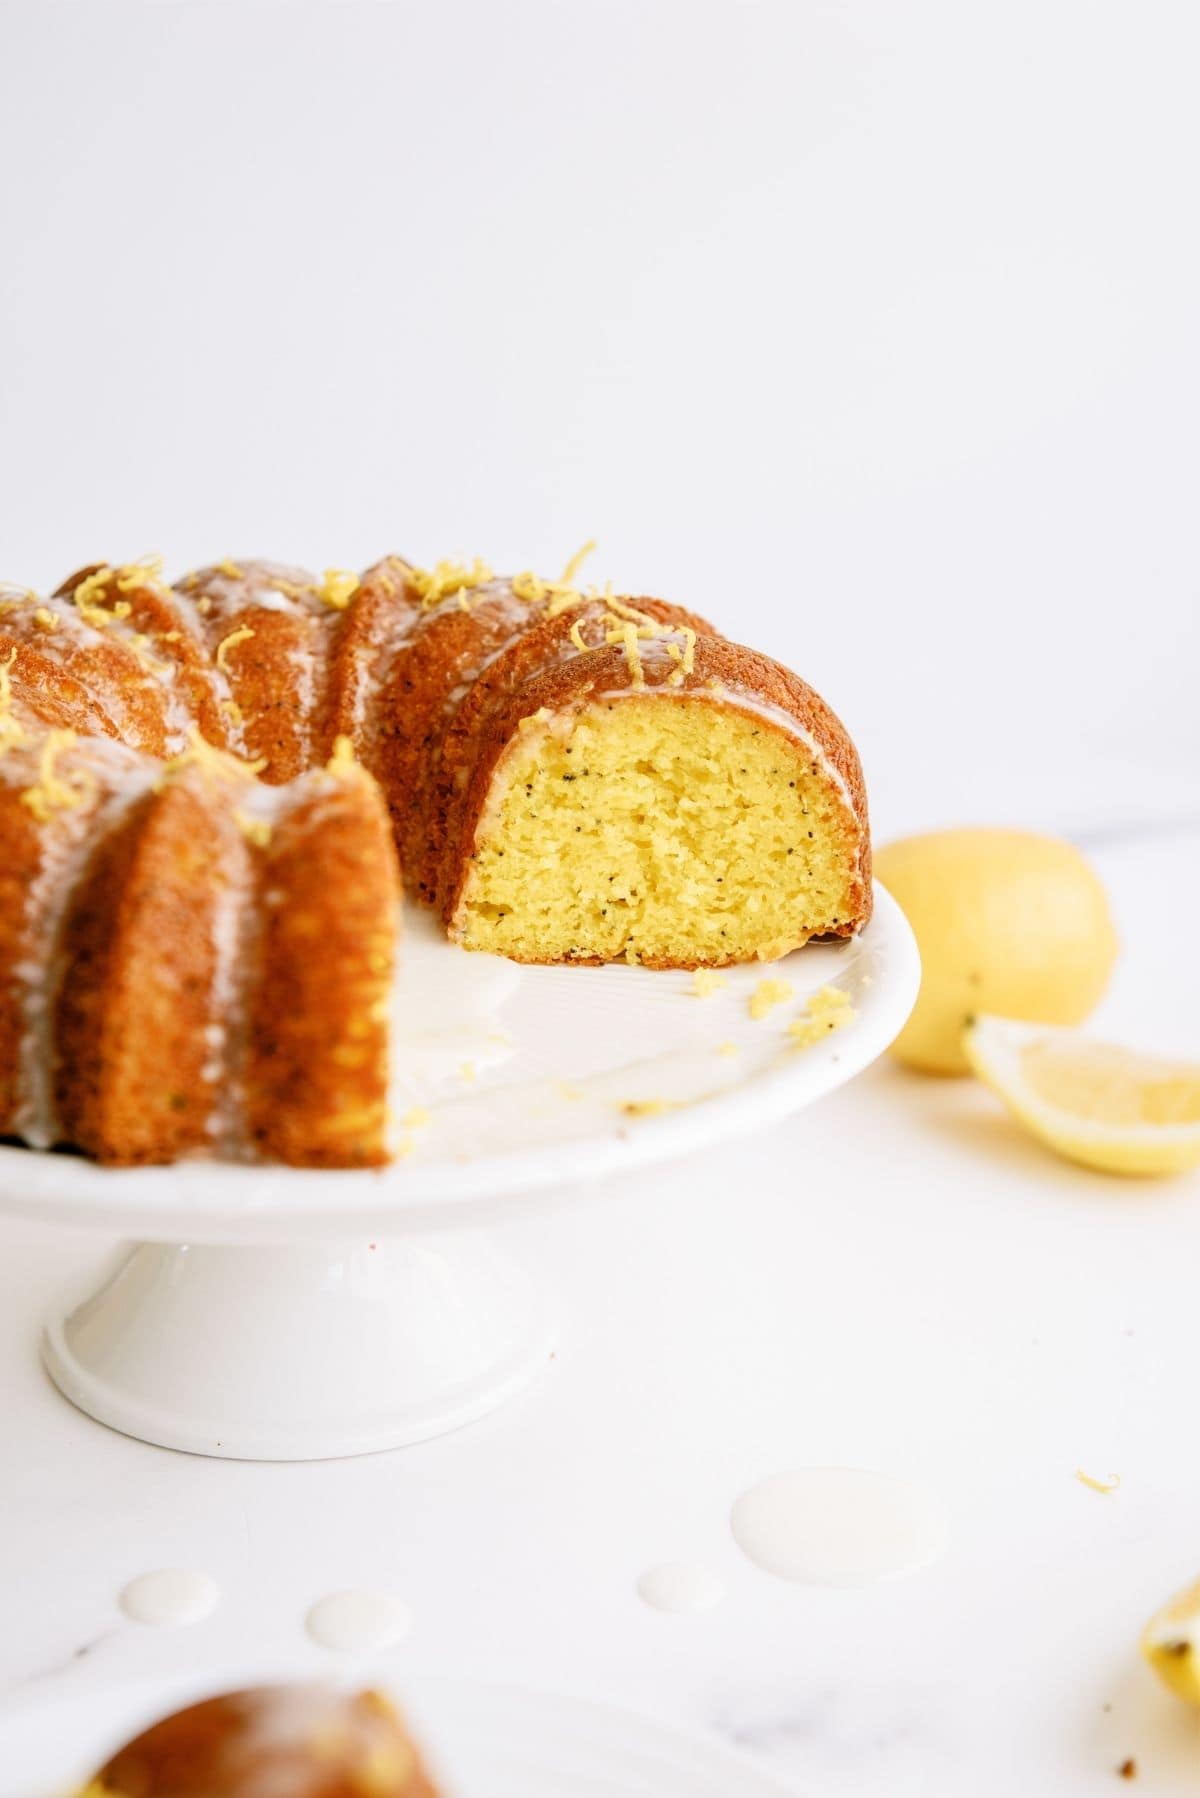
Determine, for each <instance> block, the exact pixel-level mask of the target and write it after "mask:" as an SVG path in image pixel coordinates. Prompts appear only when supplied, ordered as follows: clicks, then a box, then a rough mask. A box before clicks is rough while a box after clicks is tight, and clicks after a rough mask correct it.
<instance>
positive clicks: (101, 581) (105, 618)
mask: <svg viewBox="0 0 1200 1798" xmlns="http://www.w3.org/2000/svg"><path fill="white" fill-rule="evenodd" d="M113 573H114V570H113V569H111V568H110V567H109V566H108V564H107V562H106V563H105V564H104V567H103V568H97V570H96V572H95V574H89V575H88V576H87V578H86V579H85V580H82V581H80V583H79V585H78V587H76V588H75V590H74V592H73V593H72V594H71V598H72V599H73V600H74V601H75V609H76V611H77V612H78V613H79V616H80V617H81V618H82V619H84V620H85V621H86V622H87V623H88V624H90V625H94V626H95V628H96V629H97V630H107V629H108V626H109V625H110V624H111V623H112V619H113V614H112V612H111V611H109V610H108V609H107V608H106V607H105V606H102V605H100V604H99V603H98V602H97V600H96V598H95V597H94V596H95V595H97V594H100V593H103V592H105V591H106V589H107V587H108V584H109V581H110V580H111V579H112V576H113Z"/></svg>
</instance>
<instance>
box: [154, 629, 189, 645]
mask: <svg viewBox="0 0 1200 1798" xmlns="http://www.w3.org/2000/svg"><path fill="white" fill-rule="evenodd" d="M158 640H159V642H160V643H179V642H182V640H183V632H182V631H159V633H158Z"/></svg>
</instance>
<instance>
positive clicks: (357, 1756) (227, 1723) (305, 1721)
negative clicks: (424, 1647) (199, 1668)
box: [88, 1686, 438, 1798]
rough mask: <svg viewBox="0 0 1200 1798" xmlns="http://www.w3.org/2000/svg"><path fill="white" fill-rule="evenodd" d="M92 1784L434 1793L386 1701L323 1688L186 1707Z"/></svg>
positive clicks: (393, 1795)
mask: <svg viewBox="0 0 1200 1798" xmlns="http://www.w3.org/2000/svg"><path fill="white" fill-rule="evenodd" d="M94 1784H95V1786H96V1787H98V1788H99V1791H100V1792H103V1793H106V1794H109V1795H111V1798H280V1795H281V1794H283V1793H286V1794H287V1798H438V1794H437V1791H436V1789H435V1787H434V1786H433V1784H432V1782H431V1780H430V1778H429V1775H428V1774H427V1772H426V1771H425V1769H424V1767H423V1766H422V1764H421V1760H420V1757H419V1755H418V1753H417V1750H416V1748H415V1747H414V1746H413V1743H412V1741H411V1740H410V1738H409V1736H408V1734H407V1732H406V1730H405V1728H404V1724H403V1722H402V1720H401V1718H400V1716H399V1714H398V1712H397V1711H396V1710H395V1708H394V1706H393V1705H392V1704H391V1702H390V1701H389V1700H388V1699H386V1698H384V1697H383V1696H382V1695H381V1694H380V1693H377V1692H369V1691H368V1692H358V1693H355V1694H353V1695H346V1694H343V1693H339V1692H335V1691H333V1690H331V1689H329V1688H326V1687H322V1686H313V1687H305V1686H290V1687H270V1686H269V1687H263V1688H261V1689H258V1690H254V1691H248V1692H232V1693H229V1694H228V1695H226V1696H224V1697H220V1698H208V1699H205V1700H204V1701H202V1702H201V1703H200V1704H193V1705H189V1706H188V1708H187V1709H186V1710H181V1711H176V1712H174V1714H173V1715H171V1716H169V1717H164V1718H163V1719H162V1721H161V1722H159V1723H155V1724H153V1725H152V1726H151V1728H149V1729H147V1730H145V1731H143V1733H142V1734H141V1735H139V1736H137V1737H136V1738H135V1739H134V1740H133V1741H132V1742H129V1743H127V1744H126V1745H125V1747H123V1748H121V1749H119V1750H118V1752H117V1753H116V1754H114V1755H113V1756H112V1758H111V1759H110V1760H109V1761H108V1762H107V1763H106V1765H105V1766H104V1767H103V1768H102V1769H101V1771H100V1772H99V1773H98V1774H97V1775H96V1778H95V1782H94ZM88 1789H89V1791H91V1790H92V1789H93V1788H92V1787H89V1788H88Z"/></svg>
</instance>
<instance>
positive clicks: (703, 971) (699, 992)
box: [692, 968, 729, 999]
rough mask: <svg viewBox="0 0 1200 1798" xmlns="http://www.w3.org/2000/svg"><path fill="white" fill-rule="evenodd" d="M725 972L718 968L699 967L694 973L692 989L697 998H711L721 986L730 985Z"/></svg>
mask: <svg viewBox="0 0 1200 1798" xmlns="http://www.w3.org/2000/svg"><path fill="white" fill-rule="evenodd" d="M728 985H729V982H728V981H727V980H726V978H725V976H724V974H720V973H718V972H717V970H716V968H697V969H696V970H695V972H694V973H693V975H692V991H693V992H694V993H695V995H696V997H697V999H710V998H711V997H712V995H713V994H714V993H715V992H718V991H719V990H720V988H721V987H723V986H728Z"/></svg>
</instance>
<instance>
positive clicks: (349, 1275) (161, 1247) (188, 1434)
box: [42, 1230, 553, 1461]
mask: <svg viewBox="0 0 1200 1798" xmlns="http://www.w3.org/2000/svg"><path fill="white" fill-rule="evenodd" d="M552 1340H553V1336H552V1331H551V1328H550V1324H549V1321H548V1316H547V1311H546V1306H545V1303H544V1300H543V1299H542V1297H541V1295H540V1293H539V1292H538V1291H537V1289H536V1287H535V1286H534V1284H533V1282H532V1281H531V1280H530V1278H529V1276H528V1274H526V1272H525V1271H524V1269H523V1268H522V1267H521V1266H520V1265H519V1263H517V1262H516V1261H514V1260H512V1259H511V1258H510V1257H509V1256H507V1255H506V1254H504V1253H503V1252H502V1251H501V1250H498V1249H497V1248H496V1247H495V1246H494V1244H493V1242H492V1241H491V1239H490V1238H487V1237H484V1236H483V1235H481V1234H476V1233H474V1232H471V1231H467V1230H454V1231H451V1232H450V1233H448V1234H446V1235H439V1236H435V1235H420V1236H412V1237H409V1238H407V1239H392V1240H391V1241H389V1240H388V1239H387V1238H385V1237H381V1238H380V1240H379V1242H378V1243H374V1244H367V1243H356V1244H354V1245H352V1246H345V1245H325V1244H319V1243H303V1244H300V1245H296V1246H287V1247H283V1246H275V1245H269V1246H254V1245H246V1244H239V1245H238V1246H237V1247H233V1246H230V1247H209V1246H205V1245H201V1244H170V1243H138V1244H136V1245H134V1246H133V1247H128V1246H126V1247H125V1248H124V1249H122V1250H121V1252H120V1254H119V1256H118V1259H117V1261H116V1264H115V1265H114V1266H113V1268H112V1269H111V1271H110V1272H109V1273H108V1275H107V1277H106V1278H105V1279H104V1280H103V1282H102V1283H101V1284H100V1285H99V1286H98V1287H97V1288H96V1290H95V1291H94V1292H92V1293H91V1294H90V1295H89V1296H88V1297H87V1298H86V1299H84V1301H83V1302H82V1303H81V1304H79V1305H77V1306H76V1307H75V1309H74V1310H71V1311H69V1312H67V1313H65V1314H62V1315H57V1316H55V1317H54V1318H53V1319H52V1320H51V1321H50V1323H49V1324H48V1326H47V1328H46V1331H45V1334H44V1336H43V1340H42V1353H43V1357H44V1359H45V1363H46V1367H47V1369H48V1371H49V1373H50V1376H51V1378H52V1379H53V1380H54V1382H55V1384H56V1385H57V1386H58V1387H59V1389H60V1390H61V1391H62V1392H63V1393H64V1394H65V1395H66V1397H67V1398H69V1399H70V1400H71V1401H72V1403H73V1404H76V1405H78V1406H79V1408H80V1410H82V1411H86V1412H87V1413H88V1415H89V1416H91V1417H94V1418H96V1419H98V1421H99V1422H101V1423H104V1424H108V1425H109V1426H110V1427H111V1428H112V1429H115V1430H120V1431H122V1432H123V1433H124V1434H125V1435H127V1436H137V1437H140V1438H141V1439H142V1441H144V1442H154V1443H157V1444H159V1445H160V1446H162V1447H164V1448H174V1449H184V1450H186V1451H187V1452H188V1453H190V1454H199V1455H220V1456H227V1457H230V1458H232V1459H237V1460H264V1461H309V1460H321V1459H325V1458H327V1457H330V1456H336V1455H361V1454H371V1453H373V1452H374V1451H376V1450H379V1449H386V1448H399V1447H401V1446H402V1445H403V1444H405V1443H409V1442H420V1441H422V1440H424V1439H425V1438H426V1437H429V1436H438V1435H441V1434H442V1433H443V1432H444V1431H447V1430H453V1429H457V1428H458V1427H459V1425H460V1424H465V1423H470V1422H471V1421H472V1420H473V1419H475V1418H477V1417H482V1416H483V1415H484V1413H485V1412H488V1411H491V1410H493V1409H494V1408H495V1407H496V1406H497V1405H501V1404H503V1403H504V1402H505V1400H506V1399H509V1398H511V1397H512V1396H513V1395H514V1394H515V1393H517V1392H519V1391H520V1390H521V1389H522V1387H524V1386H525V1385H527V1384H528V1383H529V1381H530V1380H532V1379H533V1378H534V1376H535V1375H536V1374H537V1373H539V1372H540V1371H541V1370H542V1369H543V1368H544V1367H545V1366H546V1365H547V1362H548V1361H549V1358H550V1351H551V1345H552Z"/></svg>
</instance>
